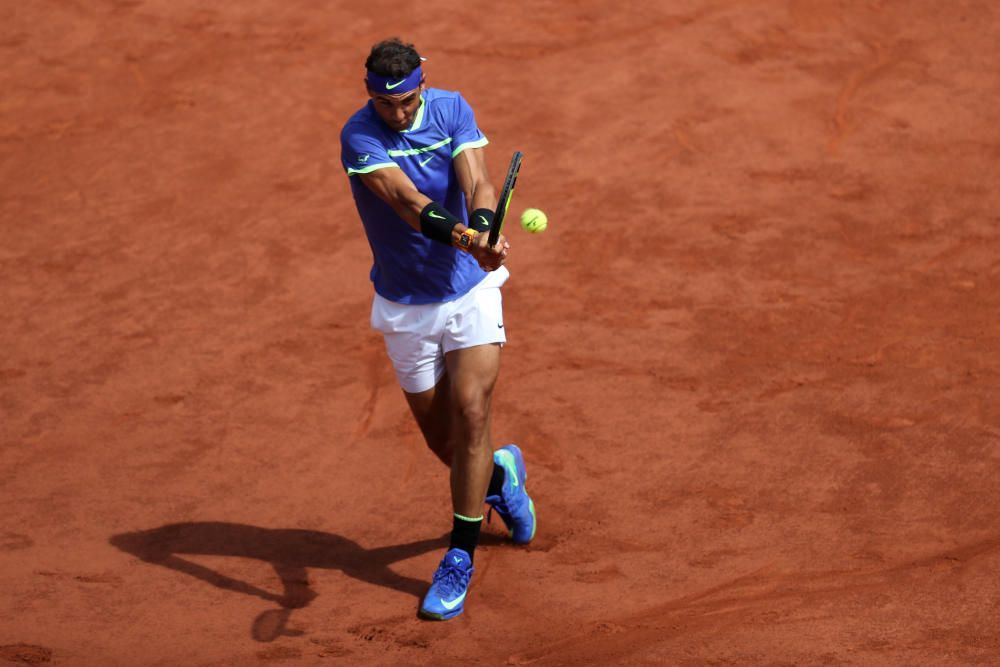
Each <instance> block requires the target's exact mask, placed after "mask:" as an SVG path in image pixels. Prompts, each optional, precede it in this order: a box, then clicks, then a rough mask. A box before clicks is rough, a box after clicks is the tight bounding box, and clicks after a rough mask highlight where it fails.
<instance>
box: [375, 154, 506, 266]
mask: <svg viewBox="0 0 1000 667" xmlns="http://www.w3.org/2000/svg"><path fill="white" fill-rule="evenodd" d="M357 177H358V178H360V179H361V182H362V183H364V184H365V186H366V187H368V189H369V190H371V191H372V192H374V193H375V195H376V196H377V197H378V198H379V199H381V200H382V201H384V202H385V203H386V204H388V205H389V206H390V207H391V208H392V210H393V211H395V212H396V215H398V216H399V217H400V218H402V219H403V220H405V221H406V223H407V224H408V225H410V226H411V227H413V228H414V229H415V230H417V231H418V232H423V227H422V225H421V217H420V216H421V214H422V213H424V214H426V210H425V209H427V205H428V204H430V203H432V200H431V198H430V197H428V196H427V195H425V194H424V193H422V192H420V190H418V189H417V186H416V185H414V184H413V181H412V180H410V177H409V176H407V175H406V174H404V173H403V170H402V169H398V168H386V169H377V170H375V171H370V172H368V173H365V174H358V175H357ZM441 210H442V211H443V209H441ZM466 229H468V227H466V226H465V225H464V224H462V223H461V222H457V223H456V224H455V226H454V227H452V229H451V245H452V246H453V247H460V243H459V240H460V239H461V238H462V233H463V232H465V230H466ZM486 236H487V234H480V235H479V238H477V239H476V241H475V242H474V244H473V245H472V246H470V247H469V248H468V251H469V252H470V253H471V254H472V256H473V257H475V258H476V261H477V262H479V265H480V266H481V267H483V268H484V269H486V270H487V271H495V270H496V269H498V268H500V266H501V265H502V264H503V263H504V261H505V260H506V258H507V249H508V247H509V246H508V245H507V244H506V243H503V244H501V245H498V246H497V247H496V248H490V247H489V246H488V245H487V244H486Z"/></svg>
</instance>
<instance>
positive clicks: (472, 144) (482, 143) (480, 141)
mask: <svg viewBox="0 0 1000 667" xmlns="http://www.w3.org/2000/svg"><path fill="white" fill-rule="evenodd" d="M488 143H490V142H489V139H487V138H486V137H483V138H482V139H477V140H475V141H467V142H465V143H464V144H462V145H461V146H459V147H458V148H456V149H455V150H453V151H452V152H451V157H452V158H454V157H457V156H458V154H459V153H461V152H462V151H464V150H465V149H466V148H482V147H483V146H485V145H486V144H488Z"/></svg>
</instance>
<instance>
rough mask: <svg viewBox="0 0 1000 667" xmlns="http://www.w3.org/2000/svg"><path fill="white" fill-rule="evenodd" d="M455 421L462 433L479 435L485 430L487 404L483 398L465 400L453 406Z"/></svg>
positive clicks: (487, 413) (487, 415) (487, 411)
mask: <svg viewBox="0 0 1000 667" xmlns="http://www.w3.org/2000/svg"><path fill="white" fill-rule="evenodd" d="M455 412H456V415H455V417H456V419H457V420H458V422H459V424H460V426H461V429H462V431H464V432H466V433H481V432H482V431H483V429H485V428H486V421H487V419H488V417H489V403H488V401H487V399H486V397H485V396H480V397H476V398H475V399H473V400H466V401H462V402H460V403H458V405H456V406H455Z"/></svg>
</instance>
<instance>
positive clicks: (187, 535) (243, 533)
mask: <svg viewBox="0 0 1000 667" xmlns="http://www.w3.org/2000/svg"><path fill="white" fill-rule="evenodd" d="M109 541H110V542H111V544H112V545H114V546H115V547H117V548H119V549H121V550H122V551H124V552H126V553H130V554H132V555H134V556H137V557H139V558H141V559H142V560H144V561H146V562H148V563H155V564H156V565H162V566H164V567H169V568H170V569H172V570H177V571H178V572H183V573H184V574H189V575H191V576H192V577H196V578H198V579H201V580H202V581H206V582H208V583H210V584H212V585H213V586H217V587H219V588H223V589H226V590H231V591H236V592H238V593H244V594H246V595H253V596H256V597H259V598H261V599H263V600H267V601H269V602H274V603H277V604H278V606H279V608H278V609H271V610H268V611H265V612H263V613H262V614H260V615H259V616H258V617H257V619H256V620H255V621H254V624H253V629H252V634H253V638H254V639H256V640H257V641H264V642H269V641H273V640H274V639H277V638H278V637H280V636H282V635H300V634H302V633H301V632H297V631H294V630H289V629H287V628H286V625H287V623H288V619H289V617H290V616H291V612H292V610H293V609H301V608H303V607H305V606H307V605H308V604H309V603H310V602H312V601H313V599H314V598H316V596H317V593H315V592H314V591H313V590H312V589H311V588H310V587H309V578H308V574H307V572H306V570H307V568H311V567H312V568H325V569H334V570H340V571H341V572H343V573H344V574H346V575H348V576H350V577H354V578H355V579H359V580H361V581H365V582H368V583H370V584H375V585H377V586H385V587H387V588H392V589H395V590H398V591H402V592H404V593H409V594H410V595H413V596H415V597H420V596H422V595H423V594H424V593H425V592H426V590H427V586H428V584H429V580H428V581H420V580H417V579H412V578H410V577H404V576H402V575H400V574H397V573H396V572H393V571H392V570H391V569H390V568H389V565H391V564H392V563H395V562H397V561H401V560H406V559H407V558H411V557H413V556H418V555H420V554H423V553H426V552H428V551H431V550H434V549H441V548H444V547H445V546H447V544H448V542H447V535H444V536H441V537H436V538H433V539H427V540H419V541H417V542H410V543H407V544H397V545H393V546H387V547H378V548H375V549H365V548H363V547H361V546H360V545H358V544H357V543H356V542H352V541H351V540H349V539H347V538H345V537H341V536H339V535H333V534H331V533H323V532H319V531H315V530H295V529H287V528H285V529H281V528H279V529H270V528H259V527H257V526H246V525H242V524H237V523H220V522H193V523H175V524H170V525H166V526H161V527H160V528H153V529H152V530H143V531H136V532H133V533H122V534H120V535H115V536H113V537H112V538H111V539H110V540H109ZM182 555H188V556H199V555H201V556H234V557H239V558H253V559H256V560H261V561H265V562H267V563H270V564H271V566H272V567H273V568H274V571H275V572H276V573H277V575H278V577H279V578H280V579H281V585H282V587H283V588H284V591H283V592H282V593H281V594H280V595H279V594H276V593H272V592H270V591H266V590H264V589H262V588H258V587H257V586H254V585H253V584H250V583H247V582H245V581H240V580H238V579H234V578H232V577H229V576H226V575H224V574H222V573H221V572H216V571H215V570H212V569H210V568H207V567H205V566H203V565H199V564H198V563H195V562H193V561H190V560H186V559H185V558H182V557H181V556H182ZM429 575H430V573H428V577H429Z"/></svg>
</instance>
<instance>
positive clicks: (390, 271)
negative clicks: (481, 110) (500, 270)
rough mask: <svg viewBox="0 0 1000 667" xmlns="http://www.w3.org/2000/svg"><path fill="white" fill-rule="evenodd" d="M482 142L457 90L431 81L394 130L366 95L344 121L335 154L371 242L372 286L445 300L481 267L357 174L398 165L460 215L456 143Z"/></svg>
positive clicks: (407, 300)
mask: <svg viewBox="0 0 1000 667" xmlns="http://www.w3.org/2000/svg"><path fill="white" fill-rule="evenodd" d="M487 143H488V142H487V140H486V137H485V136H483V133H482V132H481V131H480V130H479V127H478V126H477V125H476V119H475V117H474V115H473V113H472V108H471V107H470V106H469V104H468V102H466V101H465V100H464V99H463V98H462V96H461V95H460V94H459V93H457V92H450V91H445V90H438V89H435V88H428V89H426V90H425V91H424V94H423V96H422V97H421V102H420V107H419V108H418V109H417V112H416V114H415V115H414V118H413V124H412V125H411V126H410V129H408V130H404V131H402V132H397V131H395V130H393V129H392V128H390V127H389V126H387V125H386V124H385V123H383V122H382V119H381V118H379V117H378V114H377V113H376V112H375V108H374V103H373V102H372V101H369V102H368V104H367V105H365V106H364V107H362V108H361V109H359V110H358V111H357V112H356V113H355V114H354V115H353V116H351V117H350V119H349V120H348V121H347V123H346V124H345V125H344V129H343V130H342V131H341V133H340V159H341V162H342V163H343V166H344V169H345V170H346V171H347V175H348V177H349V180H350V183H351V192H352V193H353V194H354V202H355V203H356V204H357V207H358V214H359V215H360V216H361V222H362V224H363V225H364V228H365V233H366V234H367V235H368V243H369V245H370V246H371V249H372V256H373V258H374V264H373V265H372V270H371V280H372V283H374V285H375V291H376V292H377V293H378V294H380V295H381V296H383V297H385V298H386V299H389V300H390V301H395V302H397V303H404V304H425V303H441V302H444V301H452V300H454V299H457V298H458V297H460V296H462V295H463V294H466V293H467V292H468V291H469V290H471V289H472V288H473V287H475V286H476V285H477V284H478V283H479V281H481V280H482V279H483V278H484V277H485V276H486V272H485V271H483V270H482V269H481V268H479V264H478V263H477V262H476V260H475V259H473V258H472V256H471V255H469V254H468V253H465V252H461V251H459V250H456V249H455V248H451V247H449V246H446V245H444V244H443V243H440V242H438V241H431V240H430V239H428V238H427V237H425V236H424V235H423V234H421V233H420V232H419V231H417V230H415V229H413V227H411V226H410V225H408V224H407V223H406V222H405V221H404V220H403V219H402V218H400V217H399V216H398V215H397V214H396V212H395V211H393V210H392V208H391V207H390V206H389V205H388V204H386V203H385V202H384V201H382V200H381V199H379V197H378V196H377V195H376V194H375V193H374V192H372V191H371V190H369V189H368V187H367V186H366V185H365V184H364V183H363V182H362V181H361V179H360V178H358V175H359V174H366V173H370V172H372V171H375V170H376V169H396V168H398V169H402V170H403V173H405V174H406V175H407V176H409V177H410V180H412V181H413V184H414V185H415V186H416V187H417V190H419V191H420V192H422V193H424V194H425V195H427V196H428V197H430V198H431V199H433V200H434V201H436V202H439V203H441V204H442V205H443V206H444V207H445V208H447V209H448V210H449V211H450V212H451V213H452V215H454V216H455V217H457V218H458V219H459V220H461V221H462V222H467V221H468V213H467V211H466V205H465V195H464V193H463V192H462V190H461V188H460V187H459V184H458V178H457V177H456V176H455V170H454V169H453V168H452V162H453V161H454V159H455V157H456V156H458V154H459V153H461V152H462V151H463V150H465V149H467V148H479V147H480V146H485V145H486V144H487Z"/></svg>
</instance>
